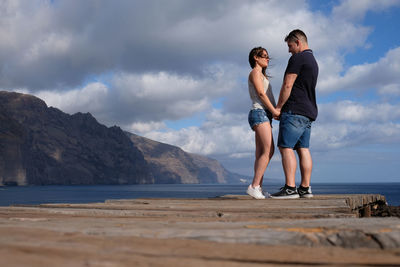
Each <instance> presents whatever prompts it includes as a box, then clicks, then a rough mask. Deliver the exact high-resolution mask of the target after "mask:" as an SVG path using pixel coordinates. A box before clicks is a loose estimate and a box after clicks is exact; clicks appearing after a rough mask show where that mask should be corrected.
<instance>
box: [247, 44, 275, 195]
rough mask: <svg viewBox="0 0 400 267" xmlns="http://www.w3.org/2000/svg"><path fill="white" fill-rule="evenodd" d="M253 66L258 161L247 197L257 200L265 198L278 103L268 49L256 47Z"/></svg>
mask: <svg viewBox="0 0 400 267" xmlns="http://www.w3.org/2000/svg"><path fill="white" fill-rule="evenodd" d="M249 63H250V66H251V68H252V71H251V72H250V74H249V80H248V84H249V94H250V99H251V101H252V108H251V110H250V112H249V118H248V119H249V124H250V127H251V129H252V130H253V131H254V132H255V141H256V153H255V156H256V159H255V162H254V178H253V182H252V184H250V185H249V187H248V188H247V194H249V195H250V196H252V197H254V198H255V199H265V195H264V194H263V192H262V182H263V177H264V172H265V170H266V168H267V166H268V163H269V161H270V159H271V158H272V155H273V154H274V139H273V137H272V127H271V122H272V118H273V117H275V116H276V117H278V116H279V112H278V111H277V110H276V109H275V106H276V103H275V99H274V95H273V93H272V89H271V85H270V83H269V80H268V76H267V74H266V69H267V67H268V63H269V56H268V52H267V50H266V49H265V48H262V47H256V48H253V49H252V50H251V51H250V54H249Z"/></svg>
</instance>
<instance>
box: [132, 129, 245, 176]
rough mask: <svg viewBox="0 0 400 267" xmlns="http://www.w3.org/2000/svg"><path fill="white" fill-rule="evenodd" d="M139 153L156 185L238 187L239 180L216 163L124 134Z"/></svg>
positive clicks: (169, 146)
mask: <svg viewBox="0 0 400 267" xmlns="http://www.w3.org/2000/svg"><path fill="white" fill-rule="evenodd" d="M126 134H127V135H128V136H129V137H130V139H131V140H132V142H133V143H134V145H135V146H136V147H137V148H138V149H139V150H140V151H142V153H143V154H144V158H145V160H146V161H147V163H148V164H149V166H150V167H151V169H152V174H153V176H154V179H155V181H156V182H157V183H238V182H239V180H240V179H241V178H243V177H242V176H239V175H237V174H234V173H231V172H229V171H227V170H226V169H225V168H224V167H223V166H222V165H221V164H220V163H219V162H218V161H217V160H215V159H211V158H208V157H204V156H201V155H196V154H191V153H187V152H184V151H183V150H182V149H180V148H179V147H176V146H172V145H168V144H164V143H160V142H156V141H154V140H150V139H147V138H144V137H141V136H138V135H135V134H132V133H126Z"/></svg>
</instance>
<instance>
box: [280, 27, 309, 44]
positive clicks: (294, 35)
mask: <svg viewBox="0 0 400 267" xmlns="http://www.w3.org/2000/svg"><path fill="white" fill-rule="evenodd" d="M296 40H301V41H303V42H306V43H307V35H306V34H305V33H304V32H303V31H302V30H299V29H296V30H293V31H291V32H290V33H289V34H288V35H287V36H286V37H285V42H294V41H296Z"/></svg>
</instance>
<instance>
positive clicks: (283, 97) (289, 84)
mask: <svg viewBox="0 0 400 267" xmlns="http://www.w3.org/2000/svg"><path fill="white" fill-rule="evenodd" d="M296 78H297V74H295V73H288V74H286V75H285V77H284V79H283V84H282V88H281V92H280V94H279V100H278V104H277V105H276V108H277V109H279V110H280V109H281V108H282V107H283V105H285V103H286V101H287V100H288V99H289V96H290V93H291V92H292V88H293V84H294V81H295V80H296Z"/></svg>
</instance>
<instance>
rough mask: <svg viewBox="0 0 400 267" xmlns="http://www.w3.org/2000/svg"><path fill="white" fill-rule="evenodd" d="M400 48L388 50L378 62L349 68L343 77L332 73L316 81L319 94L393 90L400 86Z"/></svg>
mask: <svg viewBox="0 0 400 267" xmlns="http://www.w3.org/2000/svg"><path fill="white" fill-rule="evenodd" d="M399 70H400V47H397V48H394V49H391V50H389V51H388V52H387V53H386V55H385V56H384V57H382V58H381V59H379V61H377V62H374V63H369V64H367V63H366V64H362V65H355V66H352V67H350V68H349V69H348V70H347V71H346V73H345V74H344V75H343V76H340V75H339V73H333V75H330V76H328V77H325V78H323V79H320V80H319V81H318V89H319V90H320V91H321V92H325V93H327V92H333V91H340V90H347V91H350V90H353V91H354V90H368V89H371V88H378V89H380V88H382V89H383V88H387V86H390V88H394V87H396V86H399V85H400V75H399Z"/></svg>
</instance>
